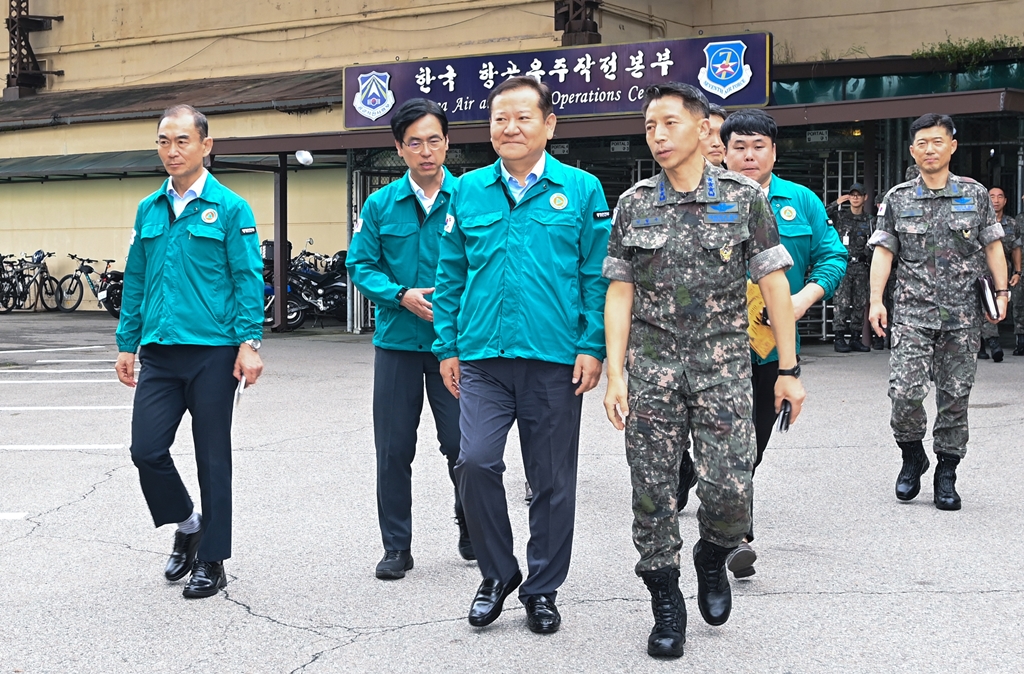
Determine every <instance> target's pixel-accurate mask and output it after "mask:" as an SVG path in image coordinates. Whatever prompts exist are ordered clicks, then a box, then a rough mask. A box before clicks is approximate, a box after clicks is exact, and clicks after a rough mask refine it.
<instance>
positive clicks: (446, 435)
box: [373, 347, 462, 550]
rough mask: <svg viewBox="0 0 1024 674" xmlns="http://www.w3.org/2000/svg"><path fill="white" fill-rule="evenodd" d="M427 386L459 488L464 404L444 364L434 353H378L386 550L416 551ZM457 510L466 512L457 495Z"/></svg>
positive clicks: (376, 403) (376, 408) (380, 499)
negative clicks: (416, 489) (416, 478)
mask: <svg viewBox="0 0 1024 674" xmlns="http://www.w3.org/2000/svg"><path fill="white" fill-rule="evenodd" d="M424 383H425V384H426V390H427V401H428V402H429V403H430V410H431V411H432V412H433V413H434V424H435V425H436V426H437V441H438V442H439V443H440V445H441V453H442V454H444V456H445V458H446V459H448V476H449V477H450V478H451V480H452V485H454V484H455V472H454V470H455V461H456V460H457V459H458V458H459V438H460V434H459V401H458V399H456V398H455V397H454V396H453V395H452V394H451V393H449V392H448V389H446V388H445V386H444V382H443V381H442V379H441V372H440V363H438V360H437V358H436V357H435V356H434V354H432V353H429V352H427V353H423V352H419V351H394V350H391V349H381V348H379V347H378V348H377V349H375V356H374V361H373V437H374V444H375V445H376V448H377V519H378V520H379V522H380V534H381V539H382V540H383V543H384V549H385V550H409V549H410V547H411V545H412V460H413V458H414V457H415V456H416V429H417V428H418V427H419V425H420V414H421V413H422V411H423V388H424ZM453 489H454V487H453ZM455 510H456V512H457V513H460V514H461V512H462V503H461V501H460V499H459V494H458V491H457V490H455Z"/></svg>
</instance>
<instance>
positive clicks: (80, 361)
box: [36, 358, 117, 363]
mask: <svg viewBox="0 0 1024 674" xmlns="http://www.w3.org/2000/svg"><path fill="white" fill-rule="evenodd" d="M36 362H37V363H116V362H117V359H116V358H100V359H98V360H84V359H83V360H37V361H36Z"/></svg>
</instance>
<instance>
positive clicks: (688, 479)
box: [676, 452, 697, 510]
mask: <svg viewBox="0 0 1024 674" xmlns="http://www.w3.org/2000/svg"><path fill="white" fill-rule="evenodd" d="M695 484H697V471H696V470H695V469H694V467H693V457H691V456H690V453H689V452H683V460H682V461H681V462H680V463H679V487H678V488H677V489H676V510H682V509H683V508H685V507H686V502H687V501H689V500H690V490H691V489H693V486H694V485H695Z"/></svg>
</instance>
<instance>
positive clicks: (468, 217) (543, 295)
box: [433, 155, 611, 365]
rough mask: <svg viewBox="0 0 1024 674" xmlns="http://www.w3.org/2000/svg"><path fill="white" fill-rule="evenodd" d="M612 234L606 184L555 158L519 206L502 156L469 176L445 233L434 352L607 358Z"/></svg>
mask: <svg viewBox="0 0 1024 674" xmlns="http://www.w3.org/2000/svg"><path fill="white" fill-rule="evenodd" d="M610 232H611V213H610V212H609V210H608V204H607V202H606V201H605V198H604V192H603V190H602V188H601V183H600V182H598V180H597V178H595V177H594V176H592V175H590V174H589V173H587V172H585V171H581V170H579V169H577V168H572V167H569V166H566V165H564V164H562V163H560V162H559V161H558V160H556V159H555V158H554V157H552V156H551V155H547V156H546V158H545V164H544V172H543V174H542V175H541V176H540V178H539V179H538V180H537V182H536V183H535V184H534V185H533V186H532V187H530V189H529V190H528V191H527V192H526V194H524V195H523V198H522V200H521V201H520V202H519V203H518V204H517V203H515V202H514V201H513V200H512V198H511V196H510V195H509V193H508V187H507V186H506V185H505V184H504V180H503V178H502V175H501V164H500V160H499V161H498V162H495V163H494V164H493V165H491V166H487V167H484V168H481V169H477V170H476V171H472V172H470V173H467V174H466V175H464V176H462V178H461V180H460V182H459V190H458V194H457V195H455V198H454V200H453V201H452V206H451V208H450V210H449V214H448V219H447V222H446V224H445V227H444V234H443V236H442V237H441V248H440V256H439V260H438V268H437V281H436V283H435V284H434V285H435V286H436V288H437V290H436V291H435V292H434V330H435V332H436V333H437V340H436V341H435V342H434V349H433V350H434V354H435V355H436V356H437V357H438V358H439V359H441V360H444V359H446V358H451V357H455V356H458V357H459V358H460V359H462V360H479V359H483V358H531V359H535V360H543V361H547V362H552V363H562V364H566V365H571V364H573V363H575V362H576V356H577V355H579V354H583V353H585V354H589V355H591V356H593V357H595V358H598V359H600V360H603V359H604V356H605V345H604V299H605V292H606V291H607V288H608V280H607V279H605V278H603V277H602V276H601V265H602V263H603V261H604V257H605V255H606V254H607V252H608V236H609V234H610Z"/></svg>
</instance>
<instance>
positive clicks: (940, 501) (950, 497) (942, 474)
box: [935, 454, 960, 510]
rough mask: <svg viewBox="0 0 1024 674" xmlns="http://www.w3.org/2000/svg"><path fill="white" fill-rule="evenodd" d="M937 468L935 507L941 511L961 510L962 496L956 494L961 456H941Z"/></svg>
mask: <svg viewBox="0 0 1024 674" xmlns="http://www.w3.org/2000/svg"><path fill="white" fill-rule="evenodd" d="M938 457H939V463H938V465H936V466H935V507H936V508H938V509H939V510H960V494H958V493H956V467H957V464H959V463H960V457H959V456H952V455H950V454H939V455H938Z"/></svg>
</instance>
